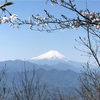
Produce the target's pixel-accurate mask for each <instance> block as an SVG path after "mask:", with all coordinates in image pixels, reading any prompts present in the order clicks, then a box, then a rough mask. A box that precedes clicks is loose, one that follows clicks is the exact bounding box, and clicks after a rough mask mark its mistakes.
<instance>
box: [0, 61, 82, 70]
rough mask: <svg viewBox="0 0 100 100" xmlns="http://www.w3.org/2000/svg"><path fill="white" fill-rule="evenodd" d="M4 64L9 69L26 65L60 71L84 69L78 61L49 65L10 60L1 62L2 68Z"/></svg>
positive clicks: (31, 67) (30, 67)
mask: <svg viewBox="0 0 100 100" xmlns="http://www.w3.org/2000/svg"><path fill="white" fill-rule="evenodd" d="M74 63H75V62H74ZM4 66H6V67H7V69H8V70H9V71H21V70H22V69H23V68H24V67H26V68H29V69H33V68H34V69H36V70H37V69H39V68H43V69H45V70H52V69H56V70H59V71H61V70H63V71H66V70H68V69H70V70H72V71H75V72H79V71H80V70H81V69H82V66H81V65H80V63H78V62H76V65H75V64H74V65H72V61H71V63H69V62H68V63H67V62H66V63H65V62H64V63H62V62H59V63H57V64H53V65H48V64H43V65H39V64H36V63H32V62H29V61H22V60H14V61H12V60H8V61H3V62H0V69H2V67H4Z"/></svg>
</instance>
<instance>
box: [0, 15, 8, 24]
mask: <svg viewBox="0 0 100 100" xmlns="http://www.w3.org/2000/svg"><path fill="white" fill-rule="evenodd" d="M8 21H9V18H7V17H6V16H4V17H2V20H1V23H6V22H8Z"/></svg>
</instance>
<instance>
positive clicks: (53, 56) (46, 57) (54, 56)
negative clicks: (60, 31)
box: [31, 50, 68, 64]
mask: <svg viewBox="0 0 100 100" xmlns="http://www.w3.org/2000/svg"><path fill="white" fill-rule="evenodd" d="M31 61H35V62H36V61H41V62H45V64H47V62H48V61H49V63H52V62H53V63H54V62H66V61H68V60H67V58H66V57H65V56H64V55H62V54H61V53H59V52H58V51H56V50H50V51H48V52H46V53H44V54H42V55H40V56H37V57H33V58H32V59H31Z"/></svg>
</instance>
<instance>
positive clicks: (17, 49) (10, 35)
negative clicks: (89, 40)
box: [0, 0, 100, 62]
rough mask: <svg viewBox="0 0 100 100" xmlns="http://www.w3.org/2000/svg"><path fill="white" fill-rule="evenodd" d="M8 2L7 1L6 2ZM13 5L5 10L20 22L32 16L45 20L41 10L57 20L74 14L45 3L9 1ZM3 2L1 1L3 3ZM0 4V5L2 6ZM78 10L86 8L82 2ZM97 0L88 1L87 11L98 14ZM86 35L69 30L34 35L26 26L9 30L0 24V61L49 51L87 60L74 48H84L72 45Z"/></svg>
mask: <svg viewBox="0 0 100 100" xmlns="http://www.w3.org/2000/svg"><path fill="white" fill-rule="evenodd" d="M9 1H10V0H9ZM11 1H13V2H14V5H12V6H11V7H8V10H9V11H10V12H11V13H12V14H17V15H18V17H19V18H20V19H28V17H29V16H31V14H34V15H36V14H40V15H41V16H44V17H45V13H44V11H43V10H44V9H47V10H48V11H49V12H50V13H51V14H55V15H56V17H58V16H59V15H60V13H65V14H67V15H68V16H69V17H73V16H74V14H73V13H72V12H70V11H66V10H65V9H63V8H59V7H58V6H51V4H45V0H11ZM2 2H3V0H2ZM2 2H1V1H0V4H2ZM76 3H77V7H78V9H81V8H82V9H85V7H86V5H85V0H77V1H76ZM99 5H100V1H99V0H88V8H89V9H91V11H100V7H99ZM0 13H1V12H0ZM85 33H86V32H85V31H84V30H83V29H78V30H71V29H70V30H69V29H66V30H65V32H61V31H60V30H59V31H55V32H53V33H46V32H37V31H32V30H30V29H29V26H28V25H25V26H21V27H20V28H19V29H17V28H11V27H10V26H9V24H1V25H0V61H2V60H15V59H22V60H28V59H30V58H32V57H34V56H38V55H40V54H42V53H45V52H47V51H49V50H57V51H59V52H60V53H62V54H63V55H65V56H66V57H67V58H68V59H70V60H75V61H82V62H84V61H86V56H85V57H84V56H81V54H83V53H82V52H79V51H78V50H76V49H75V48H74V46H77V47H78V48H82V49H83V48H84V47H82V46H80V45H78V43H77V42H75V39H78V37H79V36H82V37H84V36H85V35H86V34H85Z"/></svg>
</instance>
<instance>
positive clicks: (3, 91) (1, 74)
mask: <svg viewBox="0 0 100 100" xmlns="http://www.w3.org/2000/svg"><path fill="white" fill-rule="evenodd" d="M6 74H7V69H6V67H4V68H2V70H1V71H0V100H8V97H9V92H10V88H9V87H8V82H7V77H6Z"/></svg>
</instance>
